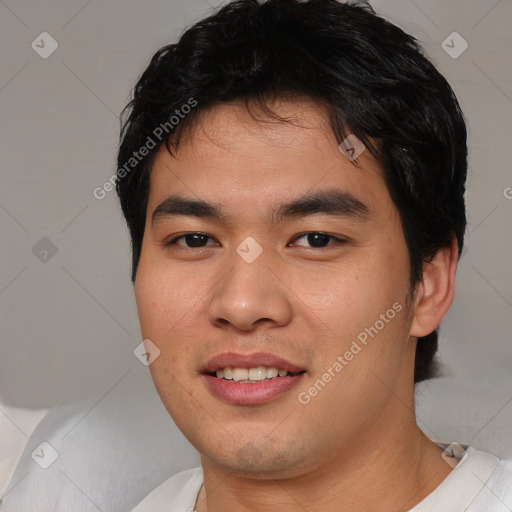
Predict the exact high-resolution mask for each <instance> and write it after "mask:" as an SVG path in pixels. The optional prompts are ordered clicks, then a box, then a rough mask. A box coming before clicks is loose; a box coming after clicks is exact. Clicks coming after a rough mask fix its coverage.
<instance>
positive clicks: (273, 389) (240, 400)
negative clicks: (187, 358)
mask: <svg viewBox="0 0 512 512" xmlns="http://www.w3.org/2000/svg"><path fill="white" fill-rule="evenodd" d="M303 375H304V374H302V373H301V374H299V375H293V376H286V377H276V378H274V379H269V380H265V381H261V382H256V383H248V382H235V381H234V380H226V379H219V378H217V377H214V376H213V375H203V378H204V379H205V380H206V382H207V385H208V386H209V388H210V390H211V391H212V392H213V393H214V394H215V395H216V396H217V397H219V398H221V399H222V400H224V401H225V402H228V403H230V404H236V405H258V404H264V403H267V402H270V400H272V399H273V398H275V397H277V396H279V395H281V394H282V393H285V392H286V391H290V390H291V389H292V388H294V387H295V386H297V384H298V383H299V382H300V381H301V379H302V377H303Z"/></svg>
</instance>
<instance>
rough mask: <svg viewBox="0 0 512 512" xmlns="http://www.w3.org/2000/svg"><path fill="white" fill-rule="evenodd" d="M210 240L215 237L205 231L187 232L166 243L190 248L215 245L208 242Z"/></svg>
mask: <svg viewBox="0 0 512 512" xmlns="http://www.w3.org/2000/svg"><path fill="white" fill-rule="evenodd" d="M209 240H213V238H212V237H211V236H208V235H206V234H204V233H185V234H184V235H180V236H178V237H176V238H173V239H172V240H169V241H168V242H166V243H165V245H166V246H167V247H169V246H172V245H179V246H181V247H186V248H189V249H200V248H202V247H206V246H208V245H215V244H208V241H209ZM180 242H181V243H180Z"/></svg>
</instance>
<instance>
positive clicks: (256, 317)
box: [208, 255, 292, 331]
mask: <svg viewBox="0 0 512 512" xmlns="http://www.w3.org/2000/svg"><path fill="white" fill-rule="evenodd" d="M290 295H291V292H290V290H289V289H288V288H287V287H286V285H285V284H284V283H283V282H282V281H281V280H280V279H278V278H277V277H276V273H275V271H272V270H271V268H270V266H269V265H268V262H266V260H265V258H264V257H263V256H260V257H259V258H258V259H257V260H256V261H254V262H252V263H247V262H246V261H244V260H243V259H242V258H240V257H239V256H238V255H236V256H235V258H234V264H233V267H232V268H231V270H230V271H229V272H228V273H227V274H226V276H225V277H224V279H222V280H221V282H220V283H219V285H218V286H217V287H216V288H215V291H214V294H213V297H212V299H211V302H210V304H209V307H208V317H209V318H208V319H209V321H210V323H211V324H212V325H214V326H216V327H221V328H230V329H232V330H238V331H251V330H253V329H255V328H257V327H259V326H263V325H264V324H267V325H266V326H267V327H280V326H284V325H286V324H288V323H289V322H290V321H291V318H292V305H291V301H290Z"/></svg>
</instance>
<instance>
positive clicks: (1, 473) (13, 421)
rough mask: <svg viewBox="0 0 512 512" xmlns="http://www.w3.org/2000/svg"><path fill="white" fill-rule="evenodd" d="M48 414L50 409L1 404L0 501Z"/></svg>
mask: <svg viewBox="0 0 512 512" xmlns="http://www.w3.org/2000/svg"><path fill="white" fill-rule="evenodd" d="M47 412H48V409H23V408H19V407H12V406H7V405H6V404H3V403H2V402H0V499H1V498H2V497H3V495H4V493H5V491H6V489H7V486H8V484H9V482H10V481H11V478H12V475H13V473H14V470H15V468H16V465H17V464H18V461H19V460H20V457H21V455H22V454H23V450H25V446H26V445H27V443H28V439H29V438H30V436H31V434H32V433H33V432H34V430H35V428H36V427H37V425H38V424H39V423H40V421H41V420H42V419H43V417H44V416H45V415H46V413H47Z"/></svg>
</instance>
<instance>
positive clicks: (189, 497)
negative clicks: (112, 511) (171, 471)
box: [132, 467, 203, 512]
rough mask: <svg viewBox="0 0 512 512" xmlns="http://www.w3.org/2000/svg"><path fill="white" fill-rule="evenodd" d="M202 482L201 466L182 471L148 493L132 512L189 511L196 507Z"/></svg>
mask: <svg viewBox="0 0 512 512" xmlns="http://www.w3.org/2000/svg"><path fill="white" fill-rule="evenodd" d="M202 484H203V471H202V469H201V468H200V467H197V468H193V469H188V470H186V471H181V472H180V473H176V474H175V475H173V476H172V477H171V478H169V479H168V480H166V481H165V482H163V483H162V484H160V485H159V486H158V487H157V488H156V489H155V490H154V491H152V492H151V493H150V494H148V495H147V496H146V497H145V498H144V499H143V500H142V501H141V502H140V503H139V504H138V505H137V506H136V507H135V508H134V509H133V510H132V512H160V511H162V510H165V511H166V512H167V511H168V512H187V511H188V510H190V509H193V508H194V505H195V502H196V499H197V495H198V494H199V490H200V489H201V486H202Z"/></svg>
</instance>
